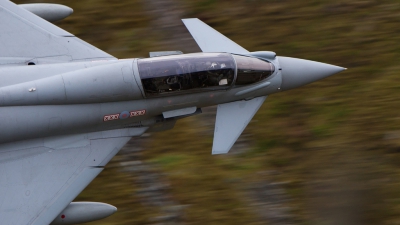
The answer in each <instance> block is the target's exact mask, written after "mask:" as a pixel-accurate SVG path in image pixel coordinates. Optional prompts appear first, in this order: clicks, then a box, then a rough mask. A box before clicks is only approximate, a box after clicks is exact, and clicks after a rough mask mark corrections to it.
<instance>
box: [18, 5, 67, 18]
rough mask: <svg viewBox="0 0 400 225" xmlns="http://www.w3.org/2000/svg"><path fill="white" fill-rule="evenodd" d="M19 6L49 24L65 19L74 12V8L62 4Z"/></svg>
mask: <svg viewBox="0 0 400 225" xmlns="http://www.w3.org/2000/svg"><path fill="white" fill-rule="evenodd" d="M18 6H20V7H21V8H24V9H26V10H28V11H29V12H31V13H33V14H35V15H37V16H39V17H41V18H43V19H45V20H47V21H49V22H56V21H59V20H62V19H65V18H67V17H68V16H70V15H71V14H72V13H73V12H74V10H73V9H72V8H70V7H68V6H65V5H60V4H48V3H34V4H20V5H18Z"/></svg>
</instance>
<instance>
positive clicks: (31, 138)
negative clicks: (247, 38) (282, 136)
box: [0, 0, 344, 225]
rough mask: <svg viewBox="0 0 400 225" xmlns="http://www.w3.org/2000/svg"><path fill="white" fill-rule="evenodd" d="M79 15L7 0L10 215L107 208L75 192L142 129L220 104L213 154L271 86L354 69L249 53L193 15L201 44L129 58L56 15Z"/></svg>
mask: <svg viewBox="0 0 400 225" xmlns="http://www.w3.org/2000/svg"><path fill="white" fill-rule="evenodd" d="M71 13H72V9H70V8H68V7H66V6H61V5H53V4H29V5H16V4H14V3H12V2H10V1H8V0H0V76H1V80H0V220H1V224H7V225H14V224H15V225H20V224H29V225H43V224H75V223H83V222H89V221H94V220H98V219H102V218H104V217H107V216H109V215H111V214H112V213H114V212H115V211H116V208H115V207H113V206H111V205H108V204H105V203H95V202H72V201H73V200H74V199H75V197H76V196H77V195H78V194H79V193H80V192H81V191H82V190H83V189H84V188H85V187H86V186H87V185H88V184H89V183H90V182H91V181H92V180H93V179H94V178H95V177H96V176H97V175H98V174H99V173H100V172H101V171H102V170H103V169H104V166H105V165H106V164H107V163H108V162H109V161H110V159H111V158H113V156H114V155H115V154H117V153H118V151H119V150H120V149H121V148H122V147H123V146H124V145H125V144H126V143H127V142H128V141H129V140H130V138H131V137H137V136H141V135H143V134H144V133H146V132H157V131H163V130H167V129H171V128H173V126H174V124H175V122H176V121H177V120H179V119H181V118H184V117H188V116H193V115H196V114H199V113H201V108H203V107H207V106H212V105H218V107H217V115H216V124H215V133H214V142H213V146H212V154H223V153H227V152H228V151H229V149H230V148H231V147H232V145H233V144H234V143H235V141H236V139H237V138H238V137H239V136H240V134H241V133H242V131H243V130H244V129H245V127H246V126H247V124H248V123H249V121H250V120H251V119H252V117H253V116H254V114H255V113H256V112H257V110H258V109H259V108H260V106H261V105H262V104H263V102H264V101H265V99H266V98H267V96H268V95H271V94H274V93H279V92H282V91H287V90H290V89H293V88H297V87H300V86H303V85H305V84H308V83H311V82H314V81H318V80H320V79H323V78H325V77H328V76H331V75H333V74H336V73H338V72H341V71H343V70H344V68H342V67H338V66H333V65H329V64H325V63H320V62H314V61H309V60H303V59H297V58H289V57H282V56H277V55H276V54H275V53H274V52H269V51H258V52H249V51H247V50H246V49H244V48H243V47H241V46H239V45H238V44H236V43H235V42H233V41H232V40H230V39H228V38H227V37H225V36H224V35H222V34H221V33H219V32H218V31H216V30H214V29H213V28H211V27H210V26H208V25H207V24H205V23H203V22H202V21H200V20H199V19H183V23H184V24H185V26H186V27H187V29H188V30H189V32H190V33H191V34H192V36H193V37H194V39H195V41H196V42H197V44H198V45H199V47H200V48H201V50H202V52H200V53H194V54H183V53H182V52H179V51H169V52H152V53H150V57H149V58H132V59H122V60H121V59H117V58H115V57H113V56H111V55H109V54H107V53H105V52H103V51H101V50H99V49H97V48H96V47H94V46H92V45H90V44H88V43H86V42H84V41H82V40H80V39H79V38H77V37H75V36H74V35H73V34H71V33H68V32H67V31H65V30H63V29H60V28H59V27H57V26H55V25H54V24H52V23H51V22H52V21H56V20H59V19H62V18H64V17H66V16H68V15H70V14H71ZM266 138H267V137H266Z"/></svg>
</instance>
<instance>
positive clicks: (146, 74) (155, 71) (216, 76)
mask: <svg viewBox="0 0 400 225" xmlns="http://www.w3.org/2000/svg"><path fill="white" fill-rule="evenodd" d="M138 67H139V74H140V78H141V80H142V84H143V88H144V91H145V93H146V96H148V97H152V96H160V95H164V94H168V93H171V94H172V93H176V94H177V93H187V92H186V91H189V90H190V92H196V91H207V90H224V89H228V88H230V87H231V86H232V85H233V84H234V82H236V84H235V85H237V86H241V85H247V84H252V83H256V82H258V81H261V80H263V79H265V78H267V77H268V76H270V75H271V74H272V73H273V72H274V66H273V65H272V64H271V63H269V62H266V61H263V60H260V59H257V58H251V57H245V56H238V55H233V56H232V55H231V54H228V53H196V54H185V55H176V56H163V57H154V58H147V59H139V60H138ZM236 70H237V72H236ZM235 80H236V81H235Z"/></svg>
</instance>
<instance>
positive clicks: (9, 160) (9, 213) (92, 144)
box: [0, 127, 147, 225]
mask: <svg viewBox="0 0 400 225" xmlns="http://www.w3.org/2000/svg"><path fill="white" fill-rule="evenodd" d="M146 130H147V128H146V127H143V128H129V129H120V130H111V131H103V132H95V133H86V134H77V135H68V136H60V137H51V138H43V139H35V140H30V141H22V142H15V143H10V144H3V145H0V171H1V173H0V218H1V221H2V222H1V223H2V224H9V225H19V224H29V225H43V224H50V223H51V222H52V221H53V220H54V218H55V217H56V216H57V215H58V214H59V213H61V211H63V210H64V208H65V207H67V206H68V205H69V204H70V203H71V201H72V200H73V199H74V198H75V197H76V196H77V195H78V194H79V193H80V192H81V191H82V190H83V189H84V188H85V187H86V186H87V185H88V184H89V183H90V182H91V181H92V180H93V179H94V178H95V177H96V176H97V175H98V174H99V173H100V172H101V171H102V170H103V167H104V166H105V165H106V164H107V163H108V161H109V160H110V159H111V158H112V157H113V156H114V155H115V154H117V152H118V151H119V150H120V149H121V148H122V147H123V146H124V145H125V144H126V142H128V141H129V139H130V138H131V137H132V136H139V135H141V134H143V133H144V132H145V131H146Z"/></svg>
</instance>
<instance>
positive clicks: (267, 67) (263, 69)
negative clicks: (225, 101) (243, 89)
mask: <svg viewBox="0 0 400 225" xmlns="http://www.w3.org/2000/svg"><path fill="white" fill-rule="evenodd" d="M233 57H234V58H235V60H236V65H237V78H236V82H235V85H238V86H240V85H246V84H252V83H256V82H259V81H261V80H264V79H266V78H267V77H269V76H271V75H272V74H273V73H274V70H275V68H274V65H273V64H272V63H270V62H266V61H263V60H261V59H257V58H252V57H246V56H240V55H233Z"/></svg>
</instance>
